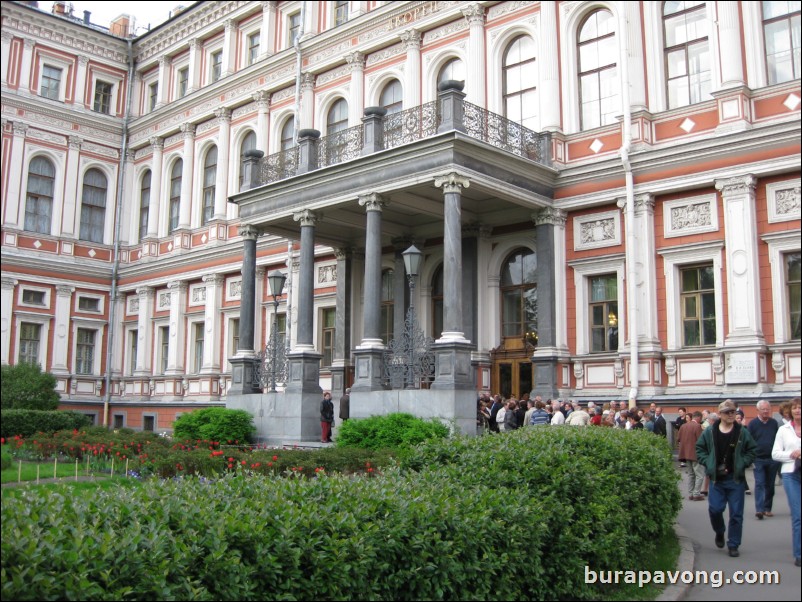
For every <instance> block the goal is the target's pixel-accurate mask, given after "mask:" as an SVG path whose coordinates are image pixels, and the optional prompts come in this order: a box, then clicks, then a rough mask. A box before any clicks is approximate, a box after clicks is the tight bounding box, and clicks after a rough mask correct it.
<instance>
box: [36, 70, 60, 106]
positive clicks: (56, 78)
mask: <svg viewBox="0 0 802 602" xmlns="http://www.w3.org/2000/svg"><path fill="white" fill-rule="evenodd" d="M60 91H61V69H58V68H57V67H51V66H50V65H45V66H44V67H42V86H41V88H39V94H40V95H41V96H44V97H45V98H50V99H52V100H58V99H59V92H60Z"/></svg>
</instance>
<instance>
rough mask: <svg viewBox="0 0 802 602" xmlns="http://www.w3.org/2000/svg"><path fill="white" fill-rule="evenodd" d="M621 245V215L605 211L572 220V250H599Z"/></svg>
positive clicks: (617, 212)
mask: <svg viewBox="0 0 802 602" xmlns="http://www.w3.org/2000/svg"><path fill="white" fill-rule="evenodd" d="M620 244H621V213H620V212H619V211H605V212H603V213H592V214H590V215H582V216H579V217H575V218H574V250H575V251H584V250H586V249H599V248H602V247H614V246H616V245H620Z"/></svg>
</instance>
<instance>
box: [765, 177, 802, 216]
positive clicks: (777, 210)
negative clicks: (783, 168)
mask: <svg viewBox="0 0 802 602" xmlns="http://www.w3.org/2000/svg"><path fill="white" fill-rule="evenodd" d="M799 187H800V179H796V180H788V181H786V182H777V183H776V184H769V185H768V186H766V203H768V210H769V223H775V222H785V221H790V220H795V219H799V218H800V216H802V210H801V209H800V206H801V205H800V191H799Z"/></svg>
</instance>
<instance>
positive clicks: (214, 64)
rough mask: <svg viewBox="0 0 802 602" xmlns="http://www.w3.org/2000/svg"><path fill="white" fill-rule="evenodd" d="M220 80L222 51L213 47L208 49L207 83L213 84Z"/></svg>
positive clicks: (217, 47) (221, 75) (218, 47)
mask: <svg viewBox="0 0 802 602" xmlns="http://www.w3.org/2000/svg"><path fill="white" fill-rule="evenodd" d="M218 57H219V59H220V60H219V61H218V60H217V58H218ZM221 79H223V49H222V47H220V46H215V47H214V48H210V49H209V83H210V84H213V83H215V82H218V81H220V80H221Z"/></svg>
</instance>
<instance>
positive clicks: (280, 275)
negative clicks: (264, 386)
mask: <svg viewBox="0 0 802 602" xmlns="http://www.w3.org/2000/svg"><path fill="white" fill-rule="evenodd" d="M286 280H287V276H286V275H285V274H284V272H280V271H279V270H274V271H272V272H270V273H269V274H268V275H267V282H268V285H269V286H270V295H271V296H272V297H273V329H272V331H271V332H270V354H271V355H270V392H271V393H275V392H276V368H277V367H278V344H279V340H278V298H279V297H280V296H281V291H282V290H283V289H284V282H285V281H286Z"/></svg>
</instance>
